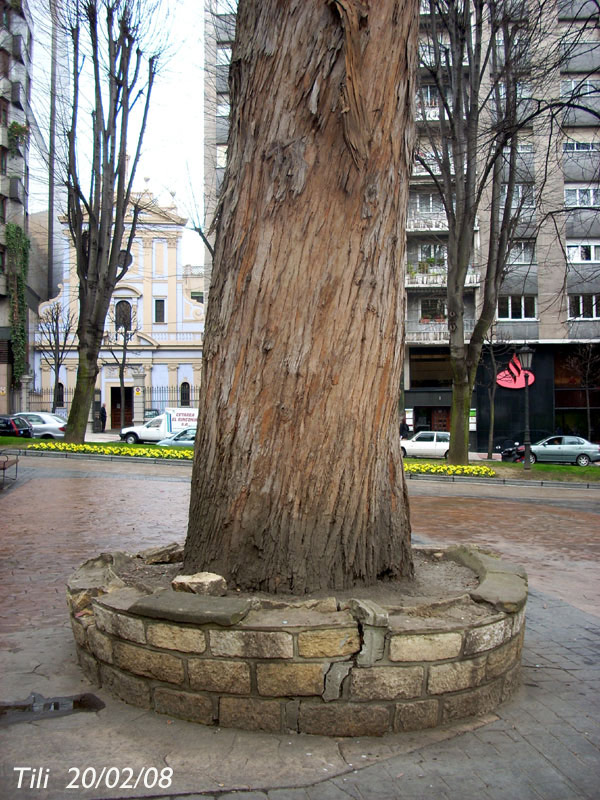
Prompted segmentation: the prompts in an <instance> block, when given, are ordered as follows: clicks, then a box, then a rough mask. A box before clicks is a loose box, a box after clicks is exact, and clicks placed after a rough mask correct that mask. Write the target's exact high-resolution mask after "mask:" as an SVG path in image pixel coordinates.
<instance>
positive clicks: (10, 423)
mask: <svg viewBox="0 0 600 800" xmlns="http://www.w3.org/2000/svg"><path fill="white" fill-rule="evenodd" d="M0 436H22V437H23V438H25V439H31V438H33V428H32V427H31V424H30V423H29V422H28V421H27V420H26V419H25V418H24V417H22V416H20V415H19V414H2V415H0Z"/></svg>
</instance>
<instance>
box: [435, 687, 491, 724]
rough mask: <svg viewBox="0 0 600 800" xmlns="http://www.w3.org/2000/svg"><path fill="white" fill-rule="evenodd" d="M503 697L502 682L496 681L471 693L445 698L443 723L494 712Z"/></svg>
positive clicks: (443, 699) (443, 701) (443, 702)
mask: <svg viewBox="0 0 600 800" xmlns="http://www.w3.org/2000/svg"><path fill="white" fill-rule="evenodd" d="M501 695H502V681H495V682H494V683H490V684H488V685H487V686H480V687H479V688H477V689H472V690H471V691H469V692H463V693H462V694H457V695H453V696H452V697H444V698H442V723H444V722H450V721H451V720H454V719H461V718H462V717H473V716H476V715H477V714H485V713H487V712H488V711H492V709H494V708H496V706H497V705H498V703H499V702H500V699H501Z"/></svg>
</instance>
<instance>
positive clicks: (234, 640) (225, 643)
mask: <svg viewBox="0 0 600 800" xmlns="http://www.w3.org/2000/svg"><path fill="white" fill-rule="evenodd" d="M209 637H210V649H211V653H212V654H213V656H226V657H227V656H229V657H231V656H238V657H240V658H292V657H293V655H294V640H293V637H292V635H291V634H289V633H280V632H277V631H210V635H209Z"/></svg>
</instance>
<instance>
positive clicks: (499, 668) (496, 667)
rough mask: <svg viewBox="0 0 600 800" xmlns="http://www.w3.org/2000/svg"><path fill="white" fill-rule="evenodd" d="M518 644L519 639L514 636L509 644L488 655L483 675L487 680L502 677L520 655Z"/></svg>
mask: <svg viewBox="0 0 600 800" xmlns="http://www.w3.org/2000/svg"><path fill="white" fill-rule="evenodd" d="M520 642H521V637H520V636H516V637H515V638H514V639H511V641H510V642H507V643H506V644H504V645H502V647H498V648H497V649H496V650H493V651H492V652H491V653H489V654H488V658H487V667H486V673H485V674H486V677H487V679H488V680H491V679H493V678H498V677H499V676H500V675H504V673H505V672H508V670H509V669H510V668H511V667H512V666H513V664H515V662H516V661H517V659H518V658H519V656H520V655H521V647H520Z"/></svg>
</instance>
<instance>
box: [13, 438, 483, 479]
mask: <svg viewBox="0 0 600 800" xmlns="http://www.w3.org/2000/svg"><path fill="white" fill-rule="evenodd" d="M28 450H53V451H55V452H59V453H89V454H92V455H102V456H131V457H135V458H170V459H174V460H176V461H191V460H192V459H193V457H194V449H193V447H163V448H161V449H160V450H158V449H157V448H154V447H129V446H128V445H126V444H116V445H98V444H67V443H66V442H56V441H44V442H37V443H36V444H30V445H29V447H28ZM404 471H405V472H406V474H407V475H466V476H468V477H471V478H494V477H495V476H496V473H495V472H494V470H493V469H490V468H489V467H485V466H480V467H475V466H473V467H472V466H462V465H457V466H452V465H450V464H445V463H441V464H429V463H419V464H415V463H410V464H405V465H404Z"/></svg>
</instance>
